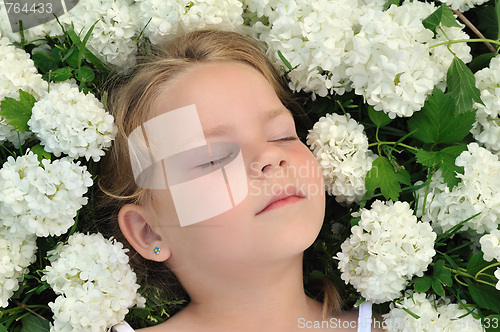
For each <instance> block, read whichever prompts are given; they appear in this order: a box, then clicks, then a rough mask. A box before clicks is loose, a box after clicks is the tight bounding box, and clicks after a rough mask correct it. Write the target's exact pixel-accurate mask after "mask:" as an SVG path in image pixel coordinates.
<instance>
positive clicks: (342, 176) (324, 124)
mask: <svg viewBox="0 0 500 332" xmlns="http://www.w3.org/2000/svg"><path fill="white" fill-rule="evenodd" d="M363 129H364V127H363V125H361V124H359V123H358V122H357V121H356V120H354V119H351V117H350V115H349V114H347V115H338V114H327V115H326V116H324V117H321V119H319V121H318V122H316V123H315V124H314V127H313V129H312V130H309V134H308V135H307V144H308V145H309V146H310V148H311V150H313V154H314V156H315V157H316V159H317V160H318V163H319V165H320V167H321V171H322V173H323V178H324V180H325V188H326V190H327V191H328V193H329V194H330V195H333V196H335V199H336V201H337V202H339V203H346V204H351V203H353V202H356V203H357V202H359V201H360V200H361V199H362V198H363V196H364V195H365V193H366V187H365V178H366V174H367V173H368V171H369V170H370V169H371V168H372V163H373V161H374V160H375V158H376V157H377V155H375V154H374V153H373V152H372V151H371V150H369V149H368V137H367V136H366V134H365V133H364V131H363Z"/></svg>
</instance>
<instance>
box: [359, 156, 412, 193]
mask: <svg viewBox="0 0 500 332" xmlns="http://www.w3.org/2000/svg"><path fill="white" fill-rule="evenodd" d="M399 183H404V184H406V185H408V186H409V185H411V179H410V174H409V173H408V172H407V171H406V170H405V169H402V170H399V171H398V172H397V173H396V172H395V171H394V167H393V166H392V164H391V162H390V161H389V159H387V158H386V157H378V158H377V159H375V161H374V162H373V164H372V168H371V169H370V171H369V172H368V173H367V174H366V179H365V185H366V191H367V192H374V191H375V189H377V188H378V187H380V191H381V192H382V195H383V196H384V197H385V198H386V199H392V200H393V201H397V200H398V198H399V193H400V192H401V186H400V184H399Z"/></svg>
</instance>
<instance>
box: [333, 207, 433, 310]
mask: <svg viewBox="0 0 500 332" xmlns="http://www.w3.org/2000/svg"><path fill="white" fill-rule="evenodd" d="M360 215H361V219H360V221H359V224H358V225H357V226H354V227H352V229H351V231H352V235H351V236H350V237H349V238H348V239H347V240H346V241H345V242H344V243H342V245H341V250H342V252H339V253H338V254H337V256H336V257H335V258H337V259H339V268H340V271H341V272H342V274H341V278H342V280H344V281H345V283H346V284H347V283H350V284H351V285H353V286H354V287H355V288H356V290H357V291H358V292H360V293H361V295H362V296H363V297H364V298H365V299H366V300H368V301H370V302H373V303H382V302H386V301H391V300H394V299H396V298H399V297H400V296H401V291H402V290H403V289H404V288H405V287H406V285H407V283H408V281H409V280H410V279H411V278H412V277H413V276H414V275H417V276H422V275H423V273H424V271H426V270H427V266H428V265H429V263H431V261H432V257H433V256H434V255H435V254H436V252H435V251H434V240H435V239H436V233H434V232H433V231H432V228H431V227H430V225H429V224H428V223H423V222H417V218H416V217H415V216H414V215H413V211H412V210H411V209H410V206H409V204H408V203H407V202H395V203H393V202H391V201H388V202H386V203H384V202H381V201H379V200H376V201H375V202H374V203H373V204H372V207H371V209H369V210H368V209H362V210H361V211H360Z"/></svg>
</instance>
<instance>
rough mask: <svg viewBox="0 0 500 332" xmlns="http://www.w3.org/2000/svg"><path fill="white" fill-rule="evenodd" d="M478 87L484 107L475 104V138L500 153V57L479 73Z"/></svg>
mask: <svg viewBox="0 0 500 332" xmlns="http://www.w3.org/2000/svg"><path fill="white" fill-rule="evenodd" d="M474 76H475V77H476V87H477V88H478V89H479V90H480V91H481V100H482V101H483V103H484V105H482V104H479V103H475V104H474V106H475V108H476V109H477V111H476V122H475V123H474V126H473V127H472V129H471V133H472V135H474V138H475V139H476V140H477V141H479V142H481V143H482V144H483V145H484V147H486V148H487V149H488V150H490V151H491V152H493V153H499V152H500V118H499V115H500V87H499V86H500V56H496V57H495V58H493V59H491V61H490V65H489V67H486V68H483V69H481V70H479V71H477V72H476V73H475V74H474Z"/></svg>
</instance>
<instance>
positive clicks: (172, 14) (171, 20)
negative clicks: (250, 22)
mask: <svg viewBox="0 0 500 332" xmlns="http://www.w3.org/2000/svg"><path fill="white" fill-rule="evenodd" d="M134 8H135V10H136V11H137V13H138V19H139V20H140V21H139V23H138V26H139V28H140V30H142V29H143V28H144V27H145V30H144V36H146V37H149V39H150V40H151V42H152V43H153V44H159V43H161V42H162V41H164V39H165V36H168V35H173V34H176V33H177V32H178V31H179V30H180V29H186V30H192V29H199V28H204V27H206V26H207V25H215V24H224V25H225V26H227V27H236V26H240V25H242V24H243V18H242V16H241V15H242V13H243V8H242V3H241V2H240V1H238V0H196V1H188V0H181V1H174V0H137V1H135V4H134ZM150 19H151V22H149V24H148V26H146V24H147V23H148V21H149V20H150Z"/></svg>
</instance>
